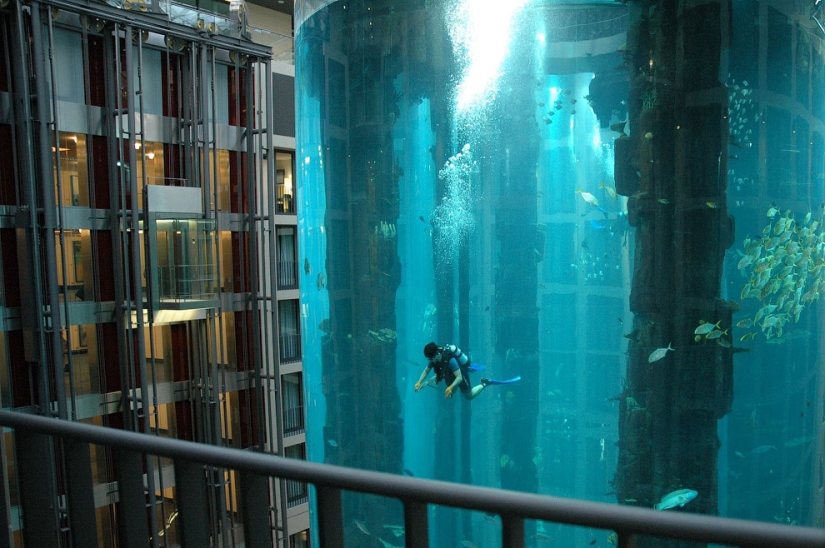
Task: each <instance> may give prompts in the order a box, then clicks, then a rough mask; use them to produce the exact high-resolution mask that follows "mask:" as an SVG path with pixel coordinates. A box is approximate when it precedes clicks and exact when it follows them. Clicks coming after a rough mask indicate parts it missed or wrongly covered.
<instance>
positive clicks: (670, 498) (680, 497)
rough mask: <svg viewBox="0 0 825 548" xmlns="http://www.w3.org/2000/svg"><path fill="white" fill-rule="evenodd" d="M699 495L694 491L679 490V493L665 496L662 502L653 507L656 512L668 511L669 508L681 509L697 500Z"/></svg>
mask: <svg viewBox="0 0 825 548" xmlns="http://www.w3.org/2000/svg"><path fill="white" fill-rule="evenodd" d="M698 495H699V493H698V492H696V491H694V490H693V489H679V490H678V491H673V492H672V493H668V494H667V495H665V496H663V497H662V500H660V501H659V503H658V504H655V505H654V506H653V507H654V508H655V509H656V510H667V509H668V508H675V507H676V506H680V507H681V506H684V505H685V504H687V503H689V502H690V501H692V500H693V499H695V498H696V497H697V496H698Z"/></svg>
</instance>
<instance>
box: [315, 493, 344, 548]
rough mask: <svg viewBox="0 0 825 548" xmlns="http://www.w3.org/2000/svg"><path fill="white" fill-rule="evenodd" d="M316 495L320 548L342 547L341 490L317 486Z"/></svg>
mask: <svg viewBox="0 0 825 548" xmlns="http://www.w3.org/2000/svg"><path fill="white" fill-rule="evenodd" d="M316 490H317V493H318V497H317V499H318V504H317V506H318V539H319V541H320V543H321V548H341V547H342V546H344V516H343V514H342V512H341V490H340V489H335V488H333V487H327V486H322V485H319V486H317V487H316Z"/></svg>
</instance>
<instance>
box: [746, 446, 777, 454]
mask: <svg viewBox="0 0 825 548" xmlns="http://www.w3.org/2000/svg"><path fill="white" fill-rule="evenodd" d="M774 449H776V447H774V446H773V445H760V446H759V447H754V448H753V449H752V450H751V453H753V454H754V455H760V454H762V453H767V452H768V451H773V450H774Z"/></svg>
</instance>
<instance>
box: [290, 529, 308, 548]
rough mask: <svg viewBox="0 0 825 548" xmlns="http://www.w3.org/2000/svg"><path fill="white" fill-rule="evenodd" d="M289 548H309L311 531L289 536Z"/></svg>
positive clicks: (306, 530)
mask: <svg viewBox="0 0 825 548" xmlns="http://www.w3.org/2000/svg"><path fill="white" fill-rule="evenodd" d="M289 548H309V529H305V530H303V531H301V532H300V533H295V534H294V535H289Z"/></svg>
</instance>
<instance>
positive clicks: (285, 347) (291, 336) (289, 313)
mask: <svg viewBox="0 0 825 548" xmlns="http://www.w3.org/2000/svg"><path fill="white" fill-rule="evenodd" d="M278 327H279V329H278V331H279V333H280V336H279V338H278V342H279V346H280V356H281V363H292V362H297V361H300V359H301V345H300V336H301V334H300V332H299V331H298V301H297V300H289V301H280V302H279V303H278Z"/></svg>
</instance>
